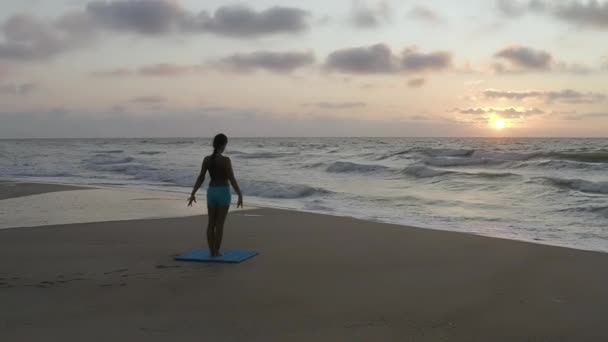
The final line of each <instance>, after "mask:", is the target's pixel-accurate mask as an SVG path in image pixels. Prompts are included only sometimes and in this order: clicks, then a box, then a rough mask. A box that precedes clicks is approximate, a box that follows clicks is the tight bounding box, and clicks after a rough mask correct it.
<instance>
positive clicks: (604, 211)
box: [557, 207, 608, 218]
mask: <svg viewBox="0 0 608 342" xmlns="http://www.w3.org/2000/svg"><path fill="white" fill-rule="evenodd" d="M557 211H558V212H572V213H581V212H582V213H593V214H597V215H599V216H603V217H606V218H608V207H574V208H566V209H560V210H557Z"/></svg>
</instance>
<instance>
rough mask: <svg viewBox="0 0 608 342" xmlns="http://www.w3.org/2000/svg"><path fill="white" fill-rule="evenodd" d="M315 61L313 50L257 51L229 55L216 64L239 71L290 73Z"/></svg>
mask: <svg viewBox="0 0 608 342" xmlns="http://www.w3.org/2000/svg"><path fill="white" fill-rule="evenodd" d="M314 61H315V57H314V55H313V54H312V52H270V51H257V52H252V53H242V54H235V55H232V56H228V57H225V58H222V59H220V60H219V61H218V62H216V63H214V64H217V65H218V66H220V67H223V68H228V69H230V70H234V71H239V72H250V71H254V70H266V71H271V72H276V73H290V72H293V71H294V70H296V69H298V68H301V67H305V66H309V65H312V64H313V63H314Z"/></svg>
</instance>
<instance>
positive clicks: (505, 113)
mask: <svg viewBox="0 0 608 342" xmlns="http://www.w3.org/2000/svg"><path fill="white" fill-rule="evenodd" d="M453 112H455V113H458V114H467V115H475V116H485V115H489V114H497V115H499V116H500V117H502V118H505V119H523V118H526V117H529V116H533V115H539V114H544V113H545V112H544V111H542V110H540V109H538V108H521V109H520V108H515V107H508V108H491V107H490V108H467V109H459V108H457V109H455V110H453Z"/></svg>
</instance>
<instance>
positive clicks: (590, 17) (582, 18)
mask: <svg viewBox="0 0 608 342" xmlns="http://www.w3.org/2000/svg"><path fill="white" fill-rule="evenodd" d="M553 13H554V15H555V16H557V17H558V18H560V19H563V20H565V21H568V22H571V23H573V24H576V25H579V26H586V27H595V28H601V29H608V2H602V3H600V2H598V1H596V0H590V1H586V2H579V1H569V2H568V3H566V4H561V5H558V6H557V7H556V8H555V9H554V10H553Z"/></svg>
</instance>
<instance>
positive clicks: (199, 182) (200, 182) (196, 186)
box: [188, 158, 207, 207]
mask: <svg viewBox="0 0 608 342" xmlns="http://www.w3.org/2000/svg"><path fill="white" fill-rule="evenodd" d="M205 173H207V158H205V159H204V160H203V165H202V166H201V173H200V174H199V175H198V178H196V183H195V184H194V188H193V189H192V194H190V198H189V199H188V206H189V207H190V206H192V202H194V203H196V197H195V196H194V195H195V194H196V192H197V191H198V189H200V187H201V185H203V182H204V181H205Z"/></svg>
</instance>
